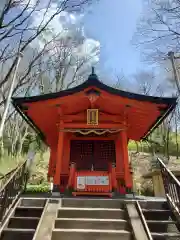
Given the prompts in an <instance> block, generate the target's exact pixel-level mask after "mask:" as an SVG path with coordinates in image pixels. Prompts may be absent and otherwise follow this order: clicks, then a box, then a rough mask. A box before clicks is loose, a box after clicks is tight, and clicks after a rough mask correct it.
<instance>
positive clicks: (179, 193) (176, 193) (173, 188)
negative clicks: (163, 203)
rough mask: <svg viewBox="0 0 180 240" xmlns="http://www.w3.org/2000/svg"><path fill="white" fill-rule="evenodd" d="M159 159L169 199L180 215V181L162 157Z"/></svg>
mask: <svg viewBox="0 0 180 240" xmlns="http://www.w3.org/2000/svg"><path fill="white" fill-rule="evenodd" d="M157 160H158V162H159V166H160V169H161V174H162V179H163V184H164V190H165V195H166V198H167V201H168V202H169V203H170V205H171V206H173V209H174V210H175V211H176V212H177V213H178V214H179V215H180V182H179V180H178V179H177V178H176V177H175V176H174V174H173V173H172V172H171V171H170V170H169V169H168V167H167V166H166V165H165V164H164V163H163V161H162V160H161V159H160V158H157Z"/></svg>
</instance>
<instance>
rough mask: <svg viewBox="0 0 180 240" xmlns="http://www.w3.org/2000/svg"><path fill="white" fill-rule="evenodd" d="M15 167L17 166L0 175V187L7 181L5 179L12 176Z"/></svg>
mask: <svg viewBox="0 0 180 240" xmlns="http://www.w3.org/2000/svg"><path fill="white" fill-rule="evenodd" d="M16 169H17V167H16V168H14V169H13V170H11V171H9V172H8V173H6V174H5V175H3V176H1V177H0V189H1V188H2V187H3V185H4V184H5V183H6V182H7V180H8V179H9V178H10V177H11V176H12V174H13V173H14V171H16Z"/></svg>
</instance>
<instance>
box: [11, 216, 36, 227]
mask: <svg viewBox="0 0 180 240" xmlns="http://www.w3.org/2000/svg"><path fill="white" fill-rule="evenodd" d="M39 219H40V218H37V217H11V218H10V219H9V223H8V228H21V229H22V228H25V229H36V227H37V225H38V223H39Z"/></svg>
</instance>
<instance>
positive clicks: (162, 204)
mask: <svg viewBox="0 0 180 240" xmlns="http://www.w3.org/2000/svg"><path fill="white" fill-rule="evenodd" d="M139 204H140V206H141V208H143V209H169V206H168V203H167V201H139Z"/></svg>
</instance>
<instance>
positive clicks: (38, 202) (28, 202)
mask: <svg viewBox="0 0 180 240" xmlns="http://www.w3.org/2000/svg"><path fill="white" fill-rule="evenodd" d="M46 201H47V200H46V199H42V198H22V199H21V202H20V206H23V207H29V206H30V207H44V206H45V204H46Z"/></svg>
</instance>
